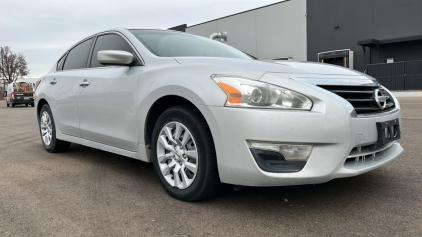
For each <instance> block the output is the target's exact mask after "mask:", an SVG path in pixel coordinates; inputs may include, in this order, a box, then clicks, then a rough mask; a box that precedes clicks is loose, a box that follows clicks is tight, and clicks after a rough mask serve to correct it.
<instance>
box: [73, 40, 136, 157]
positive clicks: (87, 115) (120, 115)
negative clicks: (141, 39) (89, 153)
mask: <svg viewBox="0 0 422 237" xmlns="http://www.w3.org/2000/svg"><path fill="white" fill-rule="evenodd" d="M101 50H123V51H127V52H130V53H132V54H134V52H133V49H132V48H131V46H129V44H128V43H127V41H126V40H125V39H124V38H122V36H120V35H117V34H104V35H100V36H98V37H97V40H96V42H95V46H94V49H93V51H92V57H91V59H90V63H89V65H90V68H89V69H87V70H84V72H83V73H82V75H81V77H80V80H79V84H80V86H79V96H78V111H79V121H80V131H81V135H82V138H85V139H87V140H91V141H96V142H99V143H102V144H106V145H110V146H113V147H118V148H121V149H125V150H129V151H136V150H137V148H138V124H139V123H140V122H141V121H136V108H137V104H138V90H139V88H138V86H139V85H138V77H139V74H141V73H142V72H143V70H144V67H143V66H141V65H140V63H139V60H138V59H136V60H135V62H134V63H133V64H132V65H131V66H118V65H107V66H104V65H101V64H100V63H98V61H97V53H98V51H101ZM134 55H135V54H134Z"/></svg>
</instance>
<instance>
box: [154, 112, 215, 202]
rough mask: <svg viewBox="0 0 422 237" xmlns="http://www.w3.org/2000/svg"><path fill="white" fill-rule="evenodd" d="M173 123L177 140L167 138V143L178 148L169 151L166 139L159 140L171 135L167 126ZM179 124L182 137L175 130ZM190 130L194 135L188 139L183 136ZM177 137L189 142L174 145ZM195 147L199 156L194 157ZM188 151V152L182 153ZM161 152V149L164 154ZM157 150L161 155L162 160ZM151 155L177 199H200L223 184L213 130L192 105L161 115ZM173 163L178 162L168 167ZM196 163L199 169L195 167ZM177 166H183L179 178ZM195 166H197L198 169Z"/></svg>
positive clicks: (156, 168) (188, 200) (158, 173)
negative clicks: (175, 173) (218, 167)
mask: <svg viewBox="0 0 422 237" xmlns="http://www.w3.org/2000/svg"><path fill="white" fill-rule="evenodd" d="M172 126H174V127H173V128H172V129H171V130H167V131H170V134H172V135H171V136H172V137H173V142H171V141H167V144H172V146H173V149H174V150H175V152H169V150H168V149H166V148H164V146H163V143H165V141H166V140H165V139H164V140H161V142H159V141H158V140H159V138H160V139H161V138H163V136H164V137H167V138H168V136H165V134H166V133H165V129H164V128H165V127H166V128H169V127H172ZM176 126H179V127H180V131H181V132H179V135H180V136H179V139H175V137H176V136H175V135H174V134H175V133H177V132H175V131H176V130H177V129H176ZM167 134H169V133H167ZM186 134H190V135H191V136H190V137H193V138H192V139H191V140H187V139H186V140H187V141H184V139H183V137H185V135H186ZM187 137H189V136H187ZM176 140H178V141H179V142H180V143H179V142H178V143H177V144H182V142H185V143H184V144H182V146H179V145H174V144H175V143H174V142H175V141H176ZM179 147H181V149H179ZM182 150H183V151H182ZM195 151H196V154H197V155H196V159H194V158H192V157H194V156H190V155H192V154H195ZM184 152H186V154H185V155H181V154H184ZM158 153H161V155H160V154H158ZM157 154H158V155H160V161H161V162H160V163H159V160H158V157H157ZM163 154H166V156H165V157H166V158H164V159H162V158H163V157H164V156H163ZM167 155H168V156H167ZM182 157H184V158H182ZM151 159H152V162H153V165H154V170H155V173H156V174H157V176H158V179H159V180H160V183H161V185H162V186H163V188H164V189H165V190H166V192H167V193H168V194H170V195H171V196H172V197H174V198H176V199H179V200H182V201H187V202H194V201H199V200H202V199H206V198H209V197H211V196H213V195H215V194H217V193H218V192H219V190H220V188H221V182H220V178H219V176H218V169H217V157H216V152H215V147H214V142H213V139H212V135H211V131H210V129H209V127H208V125H207V123H206V121H205V120H204V118H203V117H202V115H201V114H200V112H199V111H197V110H196V108H194V107H192V106H189V105H178V106H174V107H171V108H169V109H167V110H166V111H164V112H163V113H162V114H161V115H160V117H159V118H158V120H157V122H156V124H155V126H154V130H153V133H152V141H151ZM188 163H189V164H188ZM178 164H179V165H178ZM171 165H174V167H173V168H168V169H167V167H171ZM192 165H193V166H194V167H196V169H192V167H193V166H192ZM177 167H180V170H179V171H178V177H179V178H177V177H176V176H175V175H174V170H176V169H178V168H177ZM188 167H189V168H188ZM167 170H168V172H167V175H166V176H164V174H163V172H164V173H166V171H167ZM191 170H196V173H194V172H193V171H191ZM182 172H183V173H182ZM179 174H180V175H179ZM183 177H184V178H183ZM189 178H190V179H189ZM172 180H173V181H172ZM176 180H177V181H179V180H180V181H181V182H180V185H179V186H178V187H175V186H177V183H178V182H176ZM184 181H185V182H184Z"/></svg>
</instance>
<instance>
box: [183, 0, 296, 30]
mask: <svg viewBox="0 0 422 237" xmlns="http://www.w3.org/2000/svg"><path fill="white" fill-rule="evenodd" d="M289 1H291V0H283V1H280V2H275V3H271V4H269V5H265V6H262V7H257V8H254V9H250V10H246V11H243V12H238V13H235V14H231V15H228V16H223V17H220V18H216V19H213V20H209V21H205V22H202V23H198V24H195V25H191V26H188V27H187V28H186V29H188V28H191V27H194V26H198V25H202V24H206V23H209V22H212V21H217V20H221V19H224V18H227V17H232V16H235V15H239V14H243V13H246V12H250V11H255V10H258V9H261V8H264V7H269V6H272V5H276V4H280V3H284V2H289Z"/></svg>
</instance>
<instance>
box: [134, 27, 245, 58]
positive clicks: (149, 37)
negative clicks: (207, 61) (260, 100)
mask: <svg viewBox="0 0 422 237" xmlns="http://www.w3.org/2000/svg"><path fill="white" fill-rule="evenodd" d="M130 31H131V32H132V33H133V34H134V35H135V36H136V37H137V38H138V39H139V40H140V41H141V42H143V43H144V45H145V46H147V47H148V49H149V50H150V51H151V52H153V53H154V54H156V55H158V56H161V57H222V58H239V59H252V57H250V56H249V55H247V54H245V53H243V52H242V51H240V50H238V49H236V48H233V47H231V46H229V45H227V44H224V43H221V42H218V41H215V40H211V39H208V38H205V37H200V36H195V35H190V34H184V33H177V32H172V31H159V30H130Z"/></svg>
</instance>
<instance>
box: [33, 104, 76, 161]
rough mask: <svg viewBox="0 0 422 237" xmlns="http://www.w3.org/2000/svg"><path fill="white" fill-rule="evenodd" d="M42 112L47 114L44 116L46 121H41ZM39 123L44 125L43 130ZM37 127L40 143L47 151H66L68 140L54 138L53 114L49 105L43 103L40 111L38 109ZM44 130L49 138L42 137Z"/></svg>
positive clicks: (68, 145) (68, 144) (42, 119)
mask: <svg viewBox="0 0 422 237" xmlns="http://www.w3.org/2000/svg"><path fill="white" fill-rule="evenodd" d="M44 113H46V114H47V115H48V116H46V117H45V118H46V119H45V121H46V123H44V122H43V121H44V118H43V115H44ZM47 118H48V120H47ZM41 125H44V126H43V128H45V130H44V131H43V128H42V127H41ZM45 125H47V126H45ZM48 125H49V126H48ZM38 127H39V129H40V135H41V141H42V144H43V145H44V148H45V149H46V150H47V151H48V152H50V153H57V152H64V151H67V150H68V149H69V147H70V142H66V141H61V140H58V139H57V138H56V126H55V123H54V118H53V114H52V113H51V109H50V106H48V105H47V104H45V105H43V107H42V108H41V111H40V114H39V119H38ZM44 132H46V133H48V134H49V136H48V137H49V139H48V138H46V139H45V138H43V133H44Z"/></svg>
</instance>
